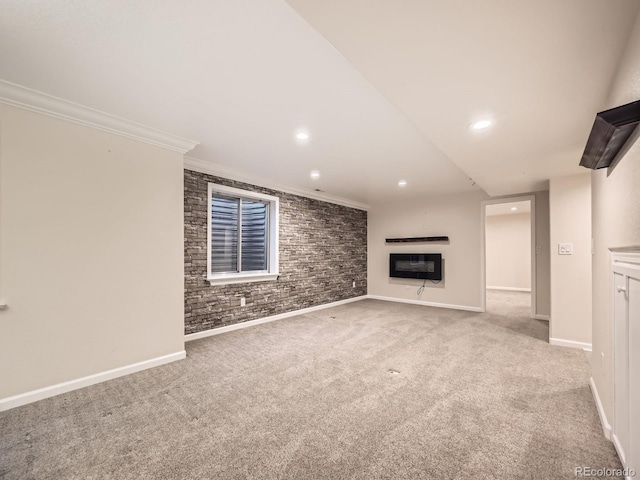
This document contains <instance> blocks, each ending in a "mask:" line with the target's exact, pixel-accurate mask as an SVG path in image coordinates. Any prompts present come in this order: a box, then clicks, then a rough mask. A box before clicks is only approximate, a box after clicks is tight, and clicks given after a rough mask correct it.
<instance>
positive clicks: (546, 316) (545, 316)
mask: <svg viewBox="0 0 640 480" xmlns="http://www.w3.org/2000/svg"><path fill="white" fill-rule="evenodd" d="M533 318H535V319H536V320H545V321H547V322H548V321H550V320H551V317H550V316H549V315H540V314H537V315H534V316H533Z"/></svg>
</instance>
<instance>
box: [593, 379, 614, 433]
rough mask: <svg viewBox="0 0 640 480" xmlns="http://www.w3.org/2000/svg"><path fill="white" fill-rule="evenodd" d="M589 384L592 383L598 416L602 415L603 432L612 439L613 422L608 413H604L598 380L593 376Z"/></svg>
mask: <svg viewBox="0 0 640 480" xmlns="http://www.w3.org/2000/svg"><path fill="white" fill-rule="evenodd" d="M589 385H591V392H592V393H593V399H594V400H595V402H596V408H597V409H598V416H599V417H600V424H601V425H602V433H603V434H604V436H605V437H606V438H607V439H609V440H611V424H610V423H609V422H608V421H607V414H606V413H604V408H603V406H602V402H601V401H600V395H598V389H597V388H596V382H594V381H593V377H591V378H590V379H589Z"/></svg>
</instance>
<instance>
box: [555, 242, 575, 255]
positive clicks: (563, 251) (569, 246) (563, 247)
mask: <svg viewBox="0 0 640 480" xmlns="http://www.w3.org/2000/svg"><path fill="white" fill-rule="evenodd" d="M558 255H573V243H559V244H558Z"/></svg>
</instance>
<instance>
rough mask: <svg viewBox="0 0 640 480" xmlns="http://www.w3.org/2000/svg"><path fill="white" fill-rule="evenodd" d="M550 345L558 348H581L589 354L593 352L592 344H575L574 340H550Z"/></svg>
mask: <svg viewBox="0 0 640 480" xmlns="http://www.w3.org/2000/svg"><path fill="white" fill-rule="evenodd" d="M549 344H550V345H555V346H556V347H569V348H581V349H582V350H585V351H587V352H590V351H591V344H590V343H585V342H575V341H573V340H564V339H562V338H549Z"/></svg>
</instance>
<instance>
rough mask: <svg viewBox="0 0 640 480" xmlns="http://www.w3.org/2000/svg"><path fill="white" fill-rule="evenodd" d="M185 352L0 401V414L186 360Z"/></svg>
mask: <svg viewBox="0 0 640 480" xmlns="http://www.w3.org/2000/svg"><path fill="white" fill-rule="evenodd" d="M186 356H187V352H186V351H185V350H182V351H179V352H175V353H170V354H169V355H163V356H162V357H156V358H152V359H150V360H144V361H142V362H138V363H133V364H131V365H125V366H124V367H119V368H114V369H113V370H107V371H106V372H100V373H94V374H93V375H88V376H86V377H82V378H77V379H75V380H70V381H68V382H63V383H58V384H56V385H51V386H49V387H44V388H40V389H38V390H32V391H30V392H26V393H21V394H19V395H14V396H12V397H7V398H2V399H0V412H3V411H5V410H10V409H12V408H15V407H19V406H21V405H26V404H28V403H33V402H37V401H38V400H43V399H45V398H49V397H54V396H56V395H60V394H62V393H67V392H71V391H72V390H78V389H80V388H84V387H88V386H89V385H95V384H96V383H100V382H105V381H107V380H112V379H114V378H118V377H123V376H125V375H129V374H131V373H136V372H139V371H141V370H146V369H148V368H152V367H158V366H160V365H164V364H165V363H171V362H175V361H176V360H182V359H183V358H186Z"/></svg>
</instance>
